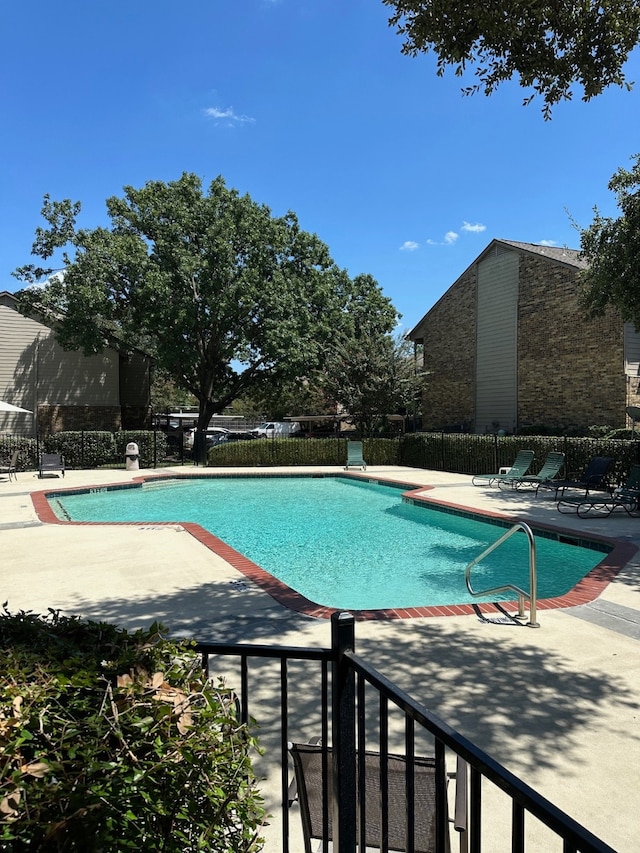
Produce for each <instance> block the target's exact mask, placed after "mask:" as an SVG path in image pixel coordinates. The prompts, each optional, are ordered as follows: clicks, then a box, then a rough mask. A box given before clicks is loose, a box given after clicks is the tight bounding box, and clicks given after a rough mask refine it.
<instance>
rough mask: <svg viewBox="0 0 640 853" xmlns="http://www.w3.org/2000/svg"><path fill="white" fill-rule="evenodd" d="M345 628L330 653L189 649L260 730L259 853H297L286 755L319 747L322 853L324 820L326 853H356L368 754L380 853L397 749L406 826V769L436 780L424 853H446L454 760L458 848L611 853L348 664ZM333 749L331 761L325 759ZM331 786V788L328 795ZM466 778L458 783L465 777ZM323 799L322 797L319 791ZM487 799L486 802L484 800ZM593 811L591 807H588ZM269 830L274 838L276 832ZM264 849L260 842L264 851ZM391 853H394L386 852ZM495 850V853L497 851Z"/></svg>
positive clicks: (386, 686) (334, 633)
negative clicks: (429, 850) (263, 792)
mask: <svg viewBox="0 0 640 853" xmlns="http://www.w3.org/2000/svg"><path fill="white" fill-rule="evenodd" d="M354 626H355V622H354V618H353V616H352V615H351V614H349V613H344V612H342V613H335V614H334V615H333V618H332V623H331V647H330V648H319V649H318V648H316V649H314V648H299V647H279V648H278V647H272V646H263V645H252V644H244V645H225V644H219V643H199V644H198V646H197V648H198V650H199V651H200V652H201V654H202V658H203V666H204V667H205V669H206V671H207V672H209V673H211V671H212V670H213V669H215V670H216V672H220V671H221V670H222V671H225V672H228V671H229V669H232V670H233V667H232V664H231V662H230V658H233V659H234V660H235V662H236V667H237V686H236V685H235V684H233V676H231V677H227V684H228V685H229V686H233V687H234V689H236V690H237V693H238V698H239V704H240V709H241V716H242V720H243V721H244V722H248V721H250V720H251V718H252V717H254V718H256V720H257V722H258V724H259V727H260V728H259V730H258V732H257V734H258V738H259V741H260V742H261V744H262V746H263V748H264V750H265V752H264V755H263V757H262V758H261V759H259V761H261V762H262V764H261V765H260V768H259V771H260V774H261V775H263V776H265V777H266V778H267V779H269V780H271V783H272V784H273V785H274V787H275V789H279V794H278V795H275V796H274V797H273V799H272V801H269V799H268V800H267V803H266V805H267V807H268V810H269V811H270V812H271V818H270V820H271V823H272V825H271V827H268V829H271V830H272V835H273V837H274V838H277V839H278V841H277V842H276V846H274V845H273V844H269V843H268V844H267V847H266V848H265V849H267V850H269V851H271V850H276V849H278V850H280V851H281V853H298V851H299V850H301V849H302V843H301V830H300V818H299V815H298V814H297V813H294V810H293V809H290V808H289V785H290V780H291V773H292V770H291V768H290V765H289V758H288V743H289V742H290V741H296V740H303V739H305V740H308V739H309V738H310V737H311V736H318V737H319V738H320V740H321V743H322V744H323V745H327V754H326V756H325V760H324V762H323V767H324V774H323V776H324V784H323V791H324V800H325V808H324V820H323V825H324V828H325V832H324V833H323V836H324V841H323V849H324V850H328V849H329V847H328V846H327V833H326V829H327V827H328V824H329V815H331V824H332V832H333V850H334V851H335V853H355V851H364V849H365V848H364V839H363V838H362V837H360V833H359V829H358V826H363V825H364V821H363V820H360V821H359V820H358V815H359V810H360V808H361V807H362V802H363V797H358V795H357V792H358V791H360V792H362V793H364V782H363V779H364V776H363V772H362V767H361V763H360V762H359V760H358V755H362V754H363V753H364V751H365V749H371V748H375V750H376V752H377V753H378V754H379V756H380V768H381V769H380V789H381V797H380V810H381V813H382V814H381V822H380V825H381V827H382V828H383V829H382V830H381V835H382V837H381V838H380V849H381V850H382V851H386V850H388V849H389V848H388V846H387V843H386V840H385V837H384V826H385V811H386V810H387V809H388V799H387V797H386V796H385V784H386V783H385V778H384V768H385V764H386V762H387V760H388V756H389V755H390V750H391V749H393V750H394V751H395V752H397V751H398V750H397V746H398V744H400V748H401V751H402V753H403V754H404V755H405V756H406V765H407V784H406V798H405V803H404V806H405V809H406V816H407V826H408V827H411V826H412V822H413V821H414V820H415V821H416V822H419V821H420V820H421V819H423V816H422V815H421V814H419V813H417V812H416V810H415V809H414V806H413V794H412V791H413V778H412V759H413V757H414V756H415V755H417V754H419V753H420V752H424V751H429V752H430V754H431V755H433V756H435V768H436V770H435V773H436V841H435V847H434V853H445V851H447V850H448V849H449V835H450V828H449V827H450V824H449V822H448V820H447V802H446V786H447V779H446V776H447V772H446V768H447V766H450V765H451V763H452V762H453V761H454V760H455V759H456V758H457V757H460V758H461V759H463V760H464V762H466V765H467V767H468V773H469V809H468V823H467V825H468V833H467V837H466V838H465V842H466V841H468V846H469V850H470V851H471V853H483V851H484V853H491V851H492V849H493V848H492V841H491V829H492V827H491V824H492V822H496V821H497V822H498V823H500V825H501V826H502V825H503V824H504V823H506V824H507V828H506V830H505V832H506V837H510V839H511V847H510V849H511V851H512V853H526V851H527V850H533V849H538V850H540V849H543V848H542V847H540V846H539V845H538V846H534V845H535V840H533V841H532V837H533V836H532V834H531V833H530V832H529V831H528V830H529V825H528V820H531V822H532V823H540V824H542V825H543V826H544V827H545V828H546V829H545V830H544V832H545V836H544V837H545V841H544V845H545V846H544V849H545V853H553V851H554V850H558V851H559V853H560V851H562V853H578V851H580V853H596V852H597V853H607V852H608V853H614V851H613V848H611V847H610V846H609V845H607V844H606V843H605V842H603V841H601V840H600V839H598V838H596V837H595V836H594V835H592V834H591V833H590V832H589V831H587V830H586V829H585V828H584V827H582V826H581V825H580V824H578V823H577V822H576V821H575V820H573V819H572V818H571V817H569V816H568V815H566V814H565V813H564V812H562V811H561V810H560V809H558V808H556V807H555V806H554V805H553V804H552V803H550V802H549V801H548V800H546V799H545V798H544V797H542V796H540V795H539V794H537V793H536V792H535V791H534V790H533V789H532V788H530V787H529V786H528V785H527V784H526V783H525V782H523V781H522V780H520V779H518V778H517V777H516V776H514V775H513V774H512V773H510V772H509V771H508V770H507V769H506V768H504V767H503V766H501V765H500V764H499V763H498V762H496V761H494V760H493V759H492V758H491V757H490V756H489V755H487V754H486V753H485V752H483V750H481V749H480V748H479V747H477V746H475V745H474V744H473V743H471V742H470V741H469V740H468V739H466V738H465V737H463V736H462V735H460V734H459V733H458V732H456V731H455V730H454V729H452V728H451V727H450V726H448V725H447V724H446V723H445V722H443V721H442V720H441V719H439V718H438V717H437V716H436V715H435V714H433V713H431V712H430V711H429V710H428V709H427V708H426V707H425V706H424V705H422V704H420V703H419V702H417V701H415V700H414V699H412V698H411V697H410V696H408V695H407V694H406V693H404V692H403V691H402V690H400V689H399V688H398V687H396V686H395V685H394V684H393V683H392V682H390V681H389V680H388V679H386V678H385V677H384V676H382V675H381V674H380V673H379V672H377V671H376V670H375V669H374V668H373V667H371V666H369V665H368V664H367V663H366V661H364V660H363V659H362V658H361V657H359V656H358V655H357V654H356V653H355V648H354V644H355V630H354ZM329 746H330V747H331V759H329V757H328V754H329V753H328V747H329ZM328 774H332V785H331V786H329V785H328V784H327V780H328ZM465 775H466V771H465ZM492 786H493V787H494V788H496V789H499V791H500V792H501V793H502V795H503V796H502V801H503V802H504V804H505V808H504V809H503V811H504V814H500V815H499V816H496V813H495V802H493V803H491V806H490V808H489V807H487V799H488V798H487V799H485V797H483V794H486V793H487V791H488V789H489V788H490V787H492ZM329 789H331V791H332V794H331V796H329V794H328V791H329ZM492 799H493V798H492ZM595 805H596V804H594V807H595ZM277 822H279V824H280V825H279V826H274V823H277ZM412 839H413V835H412V834H411V832H410V831H408V832H407V845H406V846H405V848H404V849H406V850H407V851H413V850H414V849H415V848H414V846H413V840H412ZM267 841H268V839H267ZM393 849H397V848H393ZM501 849H505V848H501Z"/></svg>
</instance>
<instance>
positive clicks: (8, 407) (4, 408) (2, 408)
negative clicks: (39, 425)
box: [0, 400, 33, 415]
mask: <svg viewBox="0 0 640 853" xmlns="http://www.w3.org/2000/svg"><path fill="white" fill-rule="evenodd" d="M0 412H25V413H26V414H28V415H32V414H33V412H32V411H31V409H23V408H21V406H14V405H13V403H5V402H4V400H0Z"/></svg>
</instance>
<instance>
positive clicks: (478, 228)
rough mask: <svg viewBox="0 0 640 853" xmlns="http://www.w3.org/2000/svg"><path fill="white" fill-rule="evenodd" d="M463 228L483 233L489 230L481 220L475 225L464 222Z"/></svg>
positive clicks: (471, 231) (474, 232)
mask: <svg viewBox="0 0 640 853" xmlns="http://www.w3.org/2000/svg"><path fill="white" fill-rule="evenodd" d="M461 230H462V231H469V232H470V233H471V234H481V233H482V232H483V231H486V230H487V226H486V225H481V224H480V223H479V222H476V223H475V224H473V225H472V224H471V223H470V222H463V223H462V229H461Z"/></svg>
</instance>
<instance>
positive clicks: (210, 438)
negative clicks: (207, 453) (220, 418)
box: [184, 427, 229, 450]
mask: <svg viewBox="0 0 640 853" xmlns="http://www.w3.org/2000/svg"><path fill="white" fill-rule="evenodd" d="M228 432H229V430H228V429H225V428H224V427H209V428H208V429H207V431H206V432H205V436H206V439H205V441H206V445H207V447H210V446H211V444H215V442H216V439H217V438H219V437H220V436H221V435H227V434H228ZM195 435H196V430H195V428H194V429H186V430H185V431H184V449H185V450H192V449H193V442H194V440H195Z"/></svg>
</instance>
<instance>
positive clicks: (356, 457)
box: [344, 441, 367, 471]
mask: <svg viewBox="0 0 640 853" xmlns="http://www.w3.org/2000/svg"><path fill="white" fill-rule="evenodd" d="M349 468H362V470H363V471H366V470H367V463H366V462H365V461H364V459H363V458H362V442H361V441H347V464H346V465H345V466H344V470H345V471H347V470H348V469H349Z"/></svg>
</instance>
